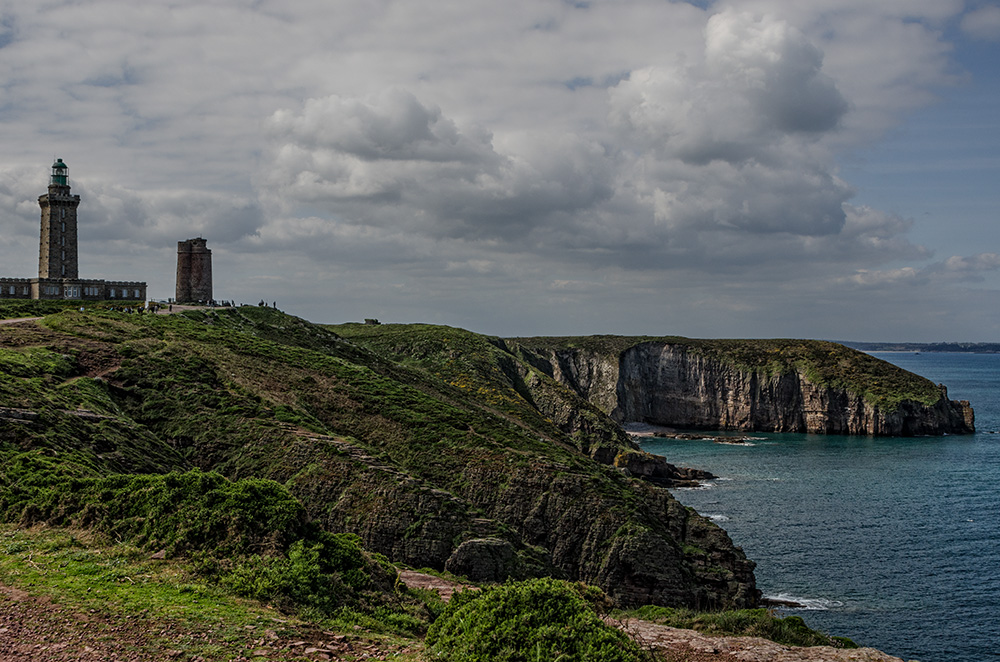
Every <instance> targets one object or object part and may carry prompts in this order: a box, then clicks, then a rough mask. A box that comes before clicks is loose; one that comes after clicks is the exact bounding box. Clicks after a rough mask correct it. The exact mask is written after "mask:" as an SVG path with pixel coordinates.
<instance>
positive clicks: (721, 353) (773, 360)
mask: <svg viewBox="0 0 1000 662" xmlns="http://www.w3.org/2000/svg"><path fill="white" fill-rule="evenodd" d="M512 342H516V343H518V344H520V345H522V346H523V347H525V348H528V349H535V350H551V351H554V350H561V349H580V350H583V351H586V352H592V353H595V354H597V355H599V356H606V357H609V358H614V359H617V357H618V356H620V355H621V353H622V352H624V351H625V350H627V349H628V348H630V347H634V346H635V345H638V344H640V343H645V342H658V343H667V344H672V345H680V346H682V347H686V348H688V349H689V350H690V351H692V352H694V353H695V354H698V355H700V356H704V357H706V358H709V359H713V360H716V361H719V362H721V363H724V364H728V365H733V366H736V367H738V368H742V369H745V370H752V371H757V372H761V373H765V374H768V375H777V374H785V373H790V372H801V373H802V374H804V375H805V376H806V377H807V378H808V379H809V380H810V381H811V382H813V383H815V384H818V385H821V386H832V387H836V388H843V389H845V390H847V391H848V392H850V393H858V394H861V395H862V396H864V398H865V400H866V401H867V402H869V403H871V404H873V405H876V406H878V407H880V408H882V409H885V410H891V409H893V408H895V407H896V406H897V405H898V404H899V403H900V402H902V401H904V400H913V401H916V402H920V403H923V404H925V405H931V404H934V403H935V402H937V401H938V400H939V399H940V398H941V391H940V390H939V389H938V388H937V387H936V386H935V385H934V383H933V382H931V381H930V380H928V379H925V378H923V377H920V376H918V375H914V374H913V373H911V372H907V371H906V370H903V369H902V368H898V367H896V366H894V365H892V364H891V363H887V362H885V361H882V360H880V359H876V358H875V357H873V356H869V355H868V354H865V353H864V352H859V351H857V350H854V349H850V348H849V347H845V346H843V345H839V344H837V343H833V342H827V341H822V340H790V339H780V338H778V339H743V340H735V339H693V338H682V337H680V336H663V337H652V336H588V337H553V338H514V339H512Z"/></svg>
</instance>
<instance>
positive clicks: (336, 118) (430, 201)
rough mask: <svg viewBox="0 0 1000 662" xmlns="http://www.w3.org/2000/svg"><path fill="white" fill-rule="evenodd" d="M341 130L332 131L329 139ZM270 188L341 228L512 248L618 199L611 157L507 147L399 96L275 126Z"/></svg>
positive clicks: (343, 103) (524, 136)
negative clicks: (357, 226)
mask: <svg viewBox="0 0 1000 662" xmlns="http://www.w3.org/2000/svg"><path fill="white" fill-rule="evenodd" d="M330 127H333V128H330ZM272 135H273V137H274V139H275V141H276V142H277V145H276V147H275V148H274V150H273V154H274V156H273V166H272V168H271V169H270V170H269V171H268V173H267V175H266V181H265V185H264V187H265V189H267V190H268V192H269V193H271V194H274V195H276V196H277V197H281V198H286V199H299V200H307V201H310V202H311V203H313V204H315V205H318V206H319V207H325V209H326V211H327V212H328V213H333V214H335V215H336V216H337V218H338V219H340V220H342V221H344V222H348V223H350V222H358V223H361V222H364V223H375V224H379V225H390V224H393V225H394V224H401V225H402V226H403V227H407V228H410V229H413V230H417V231H420V232H424V233H427V234H429V235H432V236H451V237H463V236H468V237H489V236H493V237H506V238H511V237H512V236H513V235H515V234H522V233H524V232H527V231H530V230H531V229H532V228H533V227H534V226H537V225H542V224H545V223H546V222H547V221H548V219H549V218H550V217H551V216H552V215H554V214H556V215H557V214H569V213H572V212H575V211H577V210H581V209H586V208H587V207H589V206H591V205H593V204H595V203H597V202H599V201H601V200H602V199H605V198H607V197H609V196H610V195H611V190H612V183H611V178H612V172H613V171H612V165H611V164H610V163H609V162H608V159H607V155H606V153H605V149H604V147H603V146H601V145H599V144H595V143H593V142H588V141H584V140H581V139H579V138H576V137H574V136H572V135H556V136H552V135H547V134H540V133H534V132H523V133H520V134H511V135H509V136H507V137H506V138H505V139H504V143H505V147H506V148H507V150H508V151H506V152H501V151H499V150H497V148H496V147H495V146H494V144H493V141H492V134H491V133H489V132H487V131H485V130H483V129H481V128H477V127H470V128H469V129H467V130H460V129H459V128H458V127H457V125H456V123H455V122H453V121H452V120H450V119H448V118H446V117H445V116H444V115H443V114H442V112H441V110H440V109H438V108H435V107H428V106H425V105H422V104H421V103H420V102H418V101H417V100H416V98H415V97H414V96H413V95H412V94H410V93H407V92H404V91H399V90H393V91H390V92H388V93H386V94H383V95H380V96H378V97H377V98H376V99H374V100H373V101H370V102H363V101H360V100H353V99H341V98H339V97H332V98H328V99H323V100H312V101H309V102H307V103H306V104H305V107H304V108H303V109H302V111H301V112H298V113H296V112H295V111H292V110H282V111H279V112H278V113H276V114H275V115H274V117H273V118H272Z"/></svg>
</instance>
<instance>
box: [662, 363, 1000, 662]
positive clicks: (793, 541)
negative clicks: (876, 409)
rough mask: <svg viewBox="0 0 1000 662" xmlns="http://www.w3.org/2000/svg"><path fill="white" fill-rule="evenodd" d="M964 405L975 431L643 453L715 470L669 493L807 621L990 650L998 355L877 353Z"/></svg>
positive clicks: (866, 634)
mask: <svg viewBox="0 0 1000 662" xmlns="http://www.w3.org/2000/svg"><path fill="white" fill-rule="evenodd" d="M875 355H876V356H878V357H879V358H883V359H885V360H887V361H891V362H893V363H895V364H897V365H899V366H902V367H903V368H906V369H907V370H911V371H913V372H916V373H918V374H921V375H924V376H925V377H928V378H929V379H932V380H933V381H935V382H941V383H944V384H946V385H947V386H948V391H949V396H950V397H951V398H953V399H963V400H969V401H971V403H972V405H973V407H974V408H975V410H976V429H977V430H978V432H977V433H976V434H975V435H968V436H952V437H940V438H931V437H922V438H879V439H876V438H869V437H843V436H820V435H793V434H759V435H757V434H755V435H754V436H755V437H759V439H756V440H755V441H754V445H753V446H737V445H724V444H714V443H711V442H706V441H679V440H656V441H650V442H648V443H644V444H643V448H645V449H646V450H648V451H650V452H653V453H658V454H661V455H664V456H666V457H667V458H668V460H669V461H670V462H672V463H674V464H679V465H683V466H694V467H699V468H703V469H708V470H709V471H711V472H712V473H714V474H716V475H717V476H720V477H721V478H720V479H719V480H716V481H712V482H711V483H710V484H709V485H708V486H706V487H705V488H701V489H680V490H675V491H674V494H675V495H676V496H677V498H678V499H680V500H681V502H682V503H684V504H685V505H689V506H693V507H694V508H695V509H697V510H698V511H699V512H701V513H702V514H704V515H707V516H709V517H711V518H712V519H714V520H715V521H716V522H718V524H719V525H720V526H722V527H723V528H725V529H726V530H727V531H728V532H729V534H730V535H731V536H732V538H733V540H734V541H735V542H736V544H738V545H740V546H742V547H743V549H744V550H745V551H746V553H747V556H749V557H750V558H752V559H754V560H755V561H757V564H758V565H757V571H756V574H757V582H758V586H759V587H760V588H761V590H762V591H763V592H764V595H766V596H773V597H785V598H790V599H793V600H797V601H799V602H801V603H803V604H805V605H807V606H808V607H809V609H808V610H796V611H795V613H798V614H799V615H801V616H803V618H805V619H806V622H807V623H809V625H811V626H812V627H816V628H819V629H821V630H824V631H827V632H830V633H832V634H838V635H842V636H847V637H850V638H852V639H854V640H855V641H856V642H858V643H859V644H862V645H865V646H873V647H875V648H879V649H882V650H884V651H886V652H888V653H890V654H892V655H896V656H899V657H902V658H904V659H918V660H922V661H923V662H981V661H982V660H1000V516H998V514H997V513H998V505H1000V434H997V431H998V430H1000V355H992V354H991V355H975V354H902V353H878V354H875Z"/></svg>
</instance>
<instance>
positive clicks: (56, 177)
mask: <svg viewBox="0 0 1000 662" xmlns="http://www.w3.org/2000/svg"><path fill="white" fill-rule="evenodd" d="M68 169H69V166H67V165H66V164H65V163H63V160H62V159H56V162H55V163H53V164H52V177H51V178H50V179H49V185H52V184H55V185H57V186H67V183H66V170H68Z"/></svg>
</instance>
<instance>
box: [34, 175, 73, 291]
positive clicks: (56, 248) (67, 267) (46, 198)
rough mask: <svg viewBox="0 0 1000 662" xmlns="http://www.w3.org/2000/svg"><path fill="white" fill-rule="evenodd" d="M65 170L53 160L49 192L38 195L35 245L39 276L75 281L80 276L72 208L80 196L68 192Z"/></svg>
mask: <svg viewBox="0 0 1000 662" xmlns="http://www.w3.org/2000/svg"><path fill="white" fill-rule="evenodd" d="M66 170H67V167H66V164H65V163H63V160H62V159H57V160H56V162H55V163H53V164H52V176H51V177H50V178H49V192H48V193H46V194H45V195H42V196H40V197H39V198H38V204H39V206H41V208H42V230H41V242H40V245H39V247H38V277H39V278H40V279H52V280H61V279H70V280H76V279H77V278H79V277H80V274H79V271H80V265H79V262H78V260H77V255H78V254H77V247H76V245H77V239H76V237H77V234H76V208H77V207H78V206H79V205H80V196H78V195H71V194H70V191H69V182H68V181H67V175H66Z"/></svg>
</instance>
